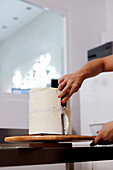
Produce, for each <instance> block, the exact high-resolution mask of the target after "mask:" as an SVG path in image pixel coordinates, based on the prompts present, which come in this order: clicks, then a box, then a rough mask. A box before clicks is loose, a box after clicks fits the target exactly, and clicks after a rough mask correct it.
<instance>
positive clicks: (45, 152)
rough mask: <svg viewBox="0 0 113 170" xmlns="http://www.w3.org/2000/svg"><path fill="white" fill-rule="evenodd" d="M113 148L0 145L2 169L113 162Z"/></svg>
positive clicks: (24, 144)
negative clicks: (5, 167)
mask: <svg viewBox="0 0 113 170" xmlns="http://www.w3.org/2000/svg"><path fill="white" fill-rule="evenodd" d="M112 159H113V147H112V146H108V147H106V146H102V147H90V146H87V147H71V146H65V145H64V146H59V147H58V146H57V147H54V146H52V147H39V148H37V147H33V146H32V147H31V146H29V144H28V143H23V144H0V167H2V166H19V165H38V164H54V163H71V162H85V161H100V160H112Z"/></svg>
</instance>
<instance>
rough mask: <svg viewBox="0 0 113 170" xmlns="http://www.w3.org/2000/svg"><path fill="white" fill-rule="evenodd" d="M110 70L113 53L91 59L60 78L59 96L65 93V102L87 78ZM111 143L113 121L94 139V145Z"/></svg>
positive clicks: (111, 68) (112, 62)
mask: <svg viewBox="0 0 113 170" xmlns="http://www.w3.org/2000/svg"><path fill="white" fill-rule="evenodd" d="M110 71H113V55H110V56H107V57H104V58H99V59H95V60H92V61H89V62H88V63H86V64H85V65H84V66H83V67H82V68H81V69H79V70H77V71H75V72H74V73H71V74H67V75H64V76H63V77H61V78H60V79H59V81H58V83H59V87H58V89H59V90H60V91H61V92H60V94H59V96H58V97H59V98H61V97H63V96H64V95H65V97H64V98H63V99H62V103H65V102H66V101H67V100H68V99H69V98H70V97H71V96H72V95H73V94H74V93H76V92H77V91H78V90H79V89H80V87H81V85H82V83H83V81H84V80H85V79H87V78H90V77H94V76H96V75H98V74H100V73H102V72H110ZM111 143H113V121H111V122H108V123H106V124H104V126H103V128H102V129H101V130H100V131H99V132H98V135H97V137H96V138H95V139H94V145H96V144H111Z"/></svg>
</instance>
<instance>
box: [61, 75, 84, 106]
mask: <svg viewBox="0 0 113 170" xmlns="http://www.w3.org/2000/svg"><path fill="white" fill-rule="evenodd" d="M82 82H83V76H82V74H81V73H79V72H75V73H72V74H67V75H64V76H63V77H61V78H60V79H59V81H58V83H59V87H58V90H60V91H61V90H62V89H63V90H62V91H61V92H60V94H59V96H58V97H59V98H61V97H63V96H65V97H64V98H63V99H62V103H65V102H66V101H67V100H68V99H69V98H70V97H71V96H72V94H73V93H75V92H77V91H78V90H79V88H80V87H81V84H82Z"/></svg>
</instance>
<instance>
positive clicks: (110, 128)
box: [94, 121, 113, 145]
mask: <svg viewBox="0 0 113 170" xmlns="http://www.w3.org/2000/svg"><path fill="white" fill-rule="evenodd" d="M96 144H99V145H106V144H113V121H111V122H108V123H106V124H104V125H103V127H102V129H101V130H100V131H99V132H98V135H97V136H96V138H95V139H94V145H96Z"/></svg>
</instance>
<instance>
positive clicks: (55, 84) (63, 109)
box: [51, 79, 66, 135]
mask: <svg viewBox="0 0 113 170" xmlns="http://www.w3.org/2000/svg"><path fill="white" fill-rule="evenodd" d="M51 87H53V88H58V79H52V80H51ZM63 98H64V96H63V97H62V98H61V101H62V99H63ZM65 112H66V103H61V125H62V134H63V135H65V134H66V130H65Z"/></svg>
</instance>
